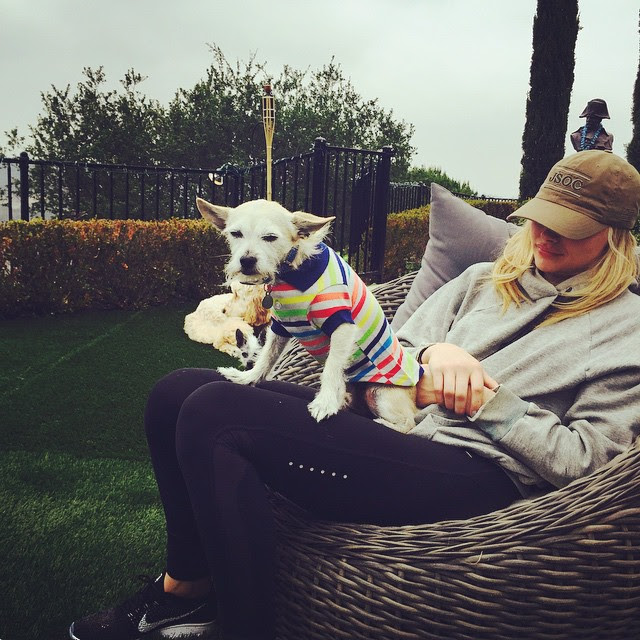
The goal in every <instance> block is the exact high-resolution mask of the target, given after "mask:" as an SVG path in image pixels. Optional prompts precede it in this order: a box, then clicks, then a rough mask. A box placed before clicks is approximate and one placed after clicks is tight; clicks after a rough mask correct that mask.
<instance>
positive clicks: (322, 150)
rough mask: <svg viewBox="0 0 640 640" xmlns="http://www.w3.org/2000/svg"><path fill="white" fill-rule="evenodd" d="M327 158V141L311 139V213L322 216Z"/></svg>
mask: <svg viewBox="0 0 640 640" xmlns="http://www.w3.org/2000/svg"><path fill="white" fill-rule="evenodd" d="M326 159H327V141H326V140H325V139H324V138H316V139H315V140H314V141H313V167H312V169H311V172H312V178H311V213H315V214H316V215H317V216H323V215H324V214H325V211H324V205H325V202H324V185H325V165H326Z"/></svg>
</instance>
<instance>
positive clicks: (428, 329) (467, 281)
mask: <svg viewBox="0 0 640 640" xmlns="http://www.w3.org/2000/svg"><path fill="white" fill-rule="evenodd" d="M479 270H481V273H483V274H484V273H486V272H487V267H486V266H485V267H484V268H483V267H482V265H474V266H473V267H471V268H469V269H467V270H466V271H464V272H463V273H462V274H461V275H459V276H458V277H457V278H455V279H453V280H451V281H449V282H447V283H446V284H444V285H443V286H442V287H440V288H439V289H438V290H437V291H436V292H435V293H433V295H431V296H429V298H428V299H427V300H425V301H424V302H423V303H422V304H421V305H420V306H419V307H418V308H417V309H416V311H415V313H414V314H413V315H412V316H411V317H410V318H409V319H408V320H407V321H406V322H405V323H404V325H402V327H401V329H400V330H399V331H398V333H397V337H398V340H399V341H400V343H401V344H402V345H403V346H404V347H405V348H406V351H407V353H409V354H410V355H412V356H414V357H415V356H416V355H417V354H418V353H419V352H420V351H421V350H422V349H424V348H425V347H428V346H431V345H432V344H435V343H436V342H446V338H447V333H448V332H449V329H450V328H451V326H452V325H453V323H454V322H455V319H456V317H457V315H458V313H459V312H460V309H461V307H462V305H463V303H464V301H465V299H466V298H467V297H468V295H469V292H470V291H471V292H472V291H473V290H474V288H475V287H477V286H478V282H477V281H478V272H479Z"/></svg>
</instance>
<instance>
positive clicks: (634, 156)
mask: <svg viewBox="0 0 640 640" xmlns="http://www.w3.org/2000/svg"><path fill="white" fill-rule="evenodd" d="M638 25H639V29H638V32H639V33H640V12H639V14H638ZM631 123H632V124H633V135H632V136H631V142H630V143H629V144H628V145H627V160H628V161H629V162H630V163H631V164H632V165H633V166H634V167H635V168H636V169H637V170H638V171H640V59H639V63H638V75H637V76H636V84H635V86H634V88H633V108H632V111H631Z"/></svg>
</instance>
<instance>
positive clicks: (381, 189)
mask: <svg viewBox="0 0 640 640" xmlns="http://www.w3.org/2000/svg"><path fill="white" fill-rule="evenodd" d="M393 154H394V151H393V147H382V156H381V158H380V162H379V164H378V169H377V171H376V186H375V199H374V203H373V234H372V238H371V269H372V271H375V272H376V273H377V277H378V278H379V281H382V279H383V277H384V273H383V271H384V250H385V245H386V239H387V215H388V213H389V183H390V182H391V158H392V156H393Z"/></svg>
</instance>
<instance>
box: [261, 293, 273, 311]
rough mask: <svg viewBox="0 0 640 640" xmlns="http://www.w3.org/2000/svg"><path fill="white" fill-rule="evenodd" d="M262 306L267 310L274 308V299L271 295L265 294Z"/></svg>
mask: <svg viewBox="0 0 640 640" xmlns="http://www.w3.org/2000/svg"><path fill="white" fill-rule="evenodd" d="M262 306H263V307H264V308H265V309H271V307H273V298H272V297H271V294H270V293H265V296H264V298H262Z"/></svg>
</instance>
